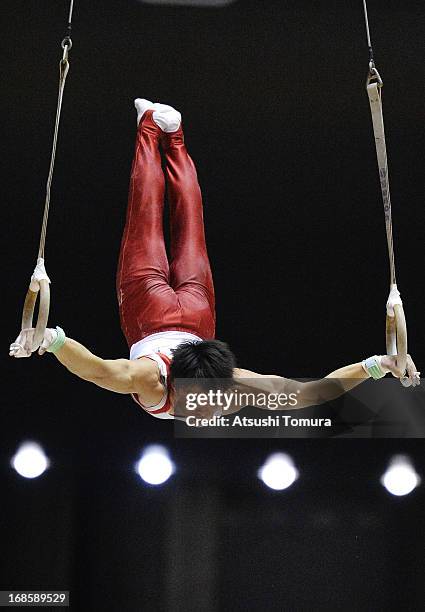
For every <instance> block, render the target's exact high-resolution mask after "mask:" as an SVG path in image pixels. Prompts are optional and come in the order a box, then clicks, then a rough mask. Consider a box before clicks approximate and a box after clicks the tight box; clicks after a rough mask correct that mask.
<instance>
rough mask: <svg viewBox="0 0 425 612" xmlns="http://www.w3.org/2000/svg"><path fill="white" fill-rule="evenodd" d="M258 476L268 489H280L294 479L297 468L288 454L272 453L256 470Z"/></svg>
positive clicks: (287, 485) (288, 485)
mask: <svg viewBox="0 0 425 612" xmlns="http://www.w3.org/2000/svg"><path fill="white" fill-rule="evenodd" d="M258 478H259V479H260V480H262V481H263V482H264V484H266V485H267V486H268V487H270V489H274V490H275V491H282V490H283V489H287V488H288V487H290V486H291V484H293V483H294V482H295V481H296V479H297V478H298V470H297V468H296V467H295V465H294V462H293V461H292V459H291V457H289V455H286V454H285V453H273V454H272V455H270V456H269V457H268V459H267V460H266V462H265V463H264V465H263V466H262V467H261V468H260V469H259V470H258Z"/></svg>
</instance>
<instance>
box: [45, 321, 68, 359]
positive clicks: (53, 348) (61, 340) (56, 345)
mask: <svg viewBox="0 0 425 612" xmlns="http://www.w3.org/2000/svg"><path fill="white" fill-rule="evenodd" d="M56 332H57V334H58V335H57V337H56V340H55V341H54V342H53V344H51V345H50V346H49V348H48V349H47V352H48V353H57V352H58V350H59V349H60V348H62V347H63V345H64V344H65V340H66V336H65V332H64V331H63V329H62V327H58V326H56Z"/></svg>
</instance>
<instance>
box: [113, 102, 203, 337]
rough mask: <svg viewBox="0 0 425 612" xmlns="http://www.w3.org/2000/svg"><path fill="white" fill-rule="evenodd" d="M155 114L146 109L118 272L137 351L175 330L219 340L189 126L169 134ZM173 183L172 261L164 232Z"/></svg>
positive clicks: (123, 311)
mask: <svg viewBox="0 0 425 612" xmlns="http://www.w3.org/2000/svg"><path fill="white" fill-rule="evenodd" d="M152 113H153V111H152V110H149V111H146V113H145V114H144V116H143V118H142V120H141V121H140V123H139V128H138V131H137V138H136V150H135V155H134V161H133V166H132V170H131V178H130V192H129V200H128V209H127V220H126V225H125V228H124V235H123V238H122V242H121V252H120V257H119V263H118V273H117V295H118V303H119V309H120V319H121V327H122V330H123V332H124V335H125V337H126V339H127V342H128V345H129V346H131V345H132V344H134V343H135V342H138V341H139V340H141V339H143V338H145V337H146V336H148V335H150V334H153V333H156V332H160V331H167V330H179V331H185V332H190V333H193V334H196V335H198V336H200V337H201V338H203V339H208V338H214V334H215V301H214V285H213V280H212V274H211V268H210V263H209V260H208V254H207V248H206V244H205V233H204V222H203V213H202V197H201V190H200V187H199V184H198V179H197V175H196V169H195V166H194V163H193V161H192V159H191V158H190V157H189V155H188V153H187V150H186V146H185V144H184V136H183V131H182V128H181V127H180V129H179V130H177V131H176V132H173V133H171V134H165V133H164V132H163V131H162V130H161V129H160V128H159V127H158V126H157V125H156V123H155V122H154V121H153V119H152ZM160 149H162V152H163V154H164V161H165V167H164V170H163V169H162V165H161V154H160ZM164 175H165V176H164ZM165 184H166V186H167V197H168V202H169V206H170V255H171V257H170V262H169V261H168V258H167V253H166V249H165V242H164V233H163V209H164V195H165Z"/></svg>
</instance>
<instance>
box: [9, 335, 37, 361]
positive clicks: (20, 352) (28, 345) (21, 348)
mask: <svg viewBox="0 0 425 612" xmlns="http://www.w3.org/2000/svg"><path fill="white" fill-rule="evenodd" d="M34 333H35V329H34V328H29V329H23V330H22V331H21V333H20V334H19V336H18V337H17V338H16V340H15V342H12V344H11V345H10V348H9V355H10V357H17V358H19V357H31V354H32V353H34V351H36V350H37V349H38V346H34Z"/></svg>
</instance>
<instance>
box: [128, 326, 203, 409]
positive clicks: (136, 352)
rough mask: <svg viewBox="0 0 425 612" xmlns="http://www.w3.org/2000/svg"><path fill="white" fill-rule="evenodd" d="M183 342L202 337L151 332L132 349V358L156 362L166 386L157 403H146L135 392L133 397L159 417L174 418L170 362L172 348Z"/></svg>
mask: <svg viewBox="0 0 425 612" xmlns="http://www.w3.org/2000/svg"><path fill="white" fill-rule="evenodd" d="M183 342H202V338H200V337H199V336H196V335H195V334H191V333H188V332H182V331H164V332H157V333H155V334H151V335H150V336H147V337H146V338H143V340H139V342H136V343H135V344H133V345H132V347H131V349H130V359H131V360H135V359H141V358H147V359H150V360H152V361H154V362H155V363H156V365H157V366H158V370H159V375H160V380H161V383H162V385H163V387H164V394H163V396H162V398H161V400H160V401H159V402H158V403H157V404H155V405H149V406H148V405H146V404H144V403H143V402H142V401H141V398H140V397H139V395H137V394H135V393H133V394H132V398H133V399H134V401H135V402H137V404H139V406H140V407H141V408H143V410H145V412H147V413H148V414H151V415H152V416H154V417H156V418H158V419H172V418H174V415H173V414H172V405H171V399H170V386H169V378H170V364H171V360H172V358H173V353H172V350H173V349H175V348H177V347H178V346H179V345H180V344H182V343H183Z"/></svg>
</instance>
